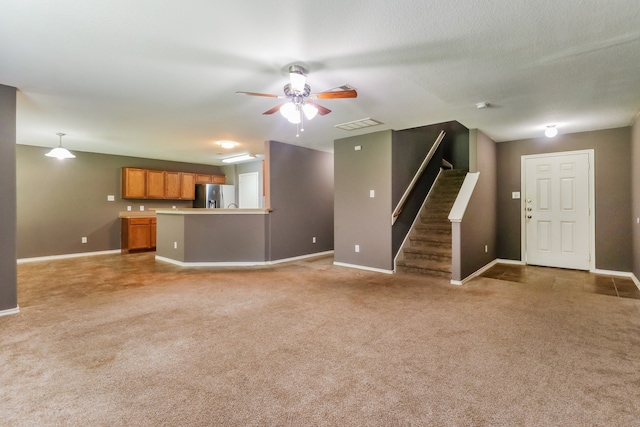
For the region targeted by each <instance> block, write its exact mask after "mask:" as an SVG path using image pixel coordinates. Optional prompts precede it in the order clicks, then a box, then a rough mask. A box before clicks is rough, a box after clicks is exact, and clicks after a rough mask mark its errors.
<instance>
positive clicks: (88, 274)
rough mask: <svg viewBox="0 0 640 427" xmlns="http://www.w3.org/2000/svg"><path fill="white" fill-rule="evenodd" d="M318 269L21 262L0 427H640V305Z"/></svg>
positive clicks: (111, 259)
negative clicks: (0, 425)
mask: <svg viewBox="0 0 640 427" xmlns="http://www.w3.org/2000/svg"><path fill="white" fill-rule="evenodd" d="M331 263H332V258H331V257H324V258H319V259H314V260H310V261H299V262H294V263H288V264H281V265H278V266H273V267H260V268H248V269H243V270H240V269H230V268H229V269H180V268H178V267H175V266H171V265H167V264H163V263H159V262H155V261H154V260H153V254H132V255H127V256H120V255H107V256H97V257H87V258H79V259H74V260H63V261H52V262H39V263H32V264H24V265H20V266H19V296H20V298H21V301H20V305H21V311H20V313H19V314H17V315H13V316H6V317H1V318H0V337H2V338H1V345H0V366H2V369H1V370H0V384H1V388H0V424H2V425H11V426H35V425H38V426H60V425H65V426H66V425H73V426H75V425H82V426H86V425H91V426H125V425H127V426H134V425H135V426H163V425H166V426H209V425H219V426H276V425H277V426H325V425H326V426H364V425H366V426H412V425H414V426H423V425H438V426H560V425H563V426H568V425H570V426H638V425H640V407H639V405H640V300H634V299H624V298H616V297H611V296H606V295H596V294H592V293H587V292H582V291H581V290H579V289H577V288H576V285H575V280H574V281H573V282H572V281H571V280H569V279H567V278H564V279H563V278H557V279H553V283H545V282H541V283H533V284H523V283H515V282H509V281H504V280H496V279H491V278H486V277H482V278H477V279H475V280H473V281H472V282H470V283H468V284H466V285H464V286H462V287H455V286H451V285H449V284H448V282H447V281H446V280H435V279H424V278H421V277H419V276H412V275H400V274H398V275H384V274H380V273H374V272H367V271H362V270H354V269H347V268H343V267H336V266H333V265H332V264H331ZM577 277H584V276H577ZM569 278H570V274H569ZM563 280H564V282H563ZM534 282H535V281H534Z"/></svg>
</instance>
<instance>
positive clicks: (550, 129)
mask: <svg viewBox="0 0 640 427" xmlns="http://www.w3.org/2000/svg"><path fill="white" fill-rule="evenodd" d="M544 134H545V135H546V137H547V138H553V137H554V136H556V135H557V134H558V128H556V125H547V128H546V129H545V131H544Z"/></svg>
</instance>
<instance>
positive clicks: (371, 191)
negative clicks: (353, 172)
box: [369, 190, 376, 198]
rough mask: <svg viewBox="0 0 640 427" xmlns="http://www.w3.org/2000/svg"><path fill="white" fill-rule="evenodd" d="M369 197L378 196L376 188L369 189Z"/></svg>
mask: <svg viewBox="0 0 640 427" xmlns="http://www.w3.org/2000/svg"><path fill="white" fill-rule="evenodd" d="M369 197H371V198H374V197H376V190H369Z"/></svg>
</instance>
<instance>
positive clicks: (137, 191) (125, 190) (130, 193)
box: [122, 168, 147, 199]
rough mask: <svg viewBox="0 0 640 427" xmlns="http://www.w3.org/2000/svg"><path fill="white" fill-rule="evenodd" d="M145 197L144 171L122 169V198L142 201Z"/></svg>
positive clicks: (145, 176)
mask: <svg viewBox="0 0 640 427" xmlns="http://www.w3.org/2000/svg"><path fill="white" fill-rule="evenodd" d="M145 197H147V171H146V169H137V168H122V198H123V199H144V198H145Z"/></svg>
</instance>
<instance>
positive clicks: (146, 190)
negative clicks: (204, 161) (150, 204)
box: [122, 167, 227, 200]
mask: <svg viewBox="0 0 640 427" xmlns="http://www.w3.org/2000/svg"><path fill="white" fill-rule="evenodd" d="M226 182H227V178H226V177H225V176H224V175H209V174H199V173H198V174H197V173H193V172H173V171H161V170H152V169H140V168H130V167H124V168H122V198H123V199H164V200H194V199H195V198H196V186H195V185H196V184H225V183H226Z"/></svg>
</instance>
